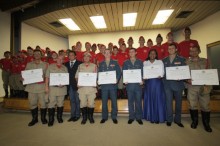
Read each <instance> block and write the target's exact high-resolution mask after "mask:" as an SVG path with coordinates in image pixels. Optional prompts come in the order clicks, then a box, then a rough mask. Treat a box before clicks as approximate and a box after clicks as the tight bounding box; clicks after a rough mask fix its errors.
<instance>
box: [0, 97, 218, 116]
mask: <svg viewBox="0 0 220 146" xmlns="http://www.w3.org/2000/svg"><path fill="white" fill-rule="evenodd" d="M173 105H175V101H173ZM3 106H4V108H7V109H15V110H30V109H29V103H28V100H27V99H21V98H6V99H4V102H3ZM108 107H109V111H111V101H110V100H109V101H108ZM173 107H174V106H173ZM210 108H211V111H212V112H214V113H219V112H220V99H211V101H210ZM64 111H65V112H70V102H69V100H65V102H64ZM101 111H102V101H101V100H100V99H97V100H96V102H95V112H96V113H100V112H101ZM118 113H128V100H127V99H118ZM182 113H189V109H188V101H187V100H186V99H183V101H182Z"/></svg>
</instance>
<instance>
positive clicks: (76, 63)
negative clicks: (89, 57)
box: [65, 60, 82, 91]
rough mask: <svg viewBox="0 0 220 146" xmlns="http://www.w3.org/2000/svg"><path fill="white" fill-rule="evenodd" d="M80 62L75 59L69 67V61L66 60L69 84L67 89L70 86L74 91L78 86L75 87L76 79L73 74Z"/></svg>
mask: <svg viewBox="0 0 220 146" xmlns="http://www.w3.org/2000/svg"><path fill="white" fill-rule="evenodd" d="M81 63H82V62H80V61H77V60H76V62H75V63H74V65H73V67H72V68H71V67H70V62H66V63H65V66H66V67H67V69H68V72H69V86H68V89H69V88H70V87H71V88H72V89H73V90H74V91H76V90H77V89H78V88H77V82H76V79H75V75H76V71H77V69H78V66H79V65H80V64H81Z"/></svg>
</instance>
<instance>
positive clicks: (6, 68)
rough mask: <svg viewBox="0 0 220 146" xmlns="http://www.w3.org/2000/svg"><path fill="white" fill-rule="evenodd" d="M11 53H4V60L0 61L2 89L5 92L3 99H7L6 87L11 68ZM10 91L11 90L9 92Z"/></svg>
mask: <svg viewBox="0 0 220 146" xmlns="http://www.w3.org/2000/svg"><path fill="white" fill-rule="evenodd" d="M10 56H11V53H10V52H9V51H6V52H4V58H3V59H1V60H0V68H1V69H2V81H3V88H4V90H5V96H4V97H5V98H8V97H9V96H8V86H9V76H10V68H11V58H10ZM11 91H12V90H11Z"/></svg>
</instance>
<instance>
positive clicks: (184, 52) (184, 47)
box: [179, 27, 199, 59]
mask: <svg viewBox="0 0 220 146" xmlns="http://www.w3.org/2000/svg"><path fill="white" fill-rule="evenodd" d="M190 35H191V29H190V28H189V27H186V28H185V29H184V36H185V40H184V41H182V42H180V43H179V48H180V51H179V54H180V56H183V57H185V58H186V59H187V58H189V56H190V54H189V52H190V48H191V47H194V46H199V43H198V41H197V40H192V39H191V38H190Z"/></svg>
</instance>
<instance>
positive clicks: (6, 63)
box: [0, 58, 11, 72]
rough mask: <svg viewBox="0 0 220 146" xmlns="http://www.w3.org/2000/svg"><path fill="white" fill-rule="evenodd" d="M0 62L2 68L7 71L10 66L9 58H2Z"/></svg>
mask: <svg viewBox="0 0 220 146" xmlns="http://www.w3.org/2000/svg"><path fill="white" fill-rule="evenodd" d="M0 64H1V65H2V69H3V70H5V71H7V72H9V71H10V68H11V59H6V58H3V59H1V60H0Z"/></svg>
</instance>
